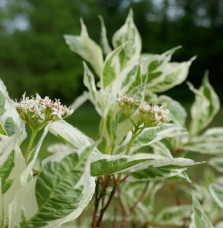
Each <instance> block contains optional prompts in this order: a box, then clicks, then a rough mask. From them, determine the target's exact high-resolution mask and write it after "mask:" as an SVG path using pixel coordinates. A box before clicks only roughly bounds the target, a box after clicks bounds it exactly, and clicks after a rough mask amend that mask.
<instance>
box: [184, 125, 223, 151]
mask: <svg viewBox="0 0 223 228" xmlns="http://www.w3.org/2000/svg"><path fill="white" fill-rule="evenodd" d="M183 149H184V150H189V151H194V152H199V153H203V154H218V153H222V152H223V128H221V127H219V128H210V129H208V130H207V131H205V132H204V133H203V134H202V135H201V136H197V137H193V138H192V139H191V140H190V142H189V144H186V145H185V146H184V147H183Z"/></svg>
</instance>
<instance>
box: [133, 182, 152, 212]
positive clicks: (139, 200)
mask: <svg viewBox="0 0 223 228" xmlns="http://www.w3.org/2000/svg"><path fill="white" fill-rule="evenodd" d="M148 186H149V182H146V186H145V188H144V190H143V192H142V194H141V196H140V197H139V199H138V200H137V201H136V202H135V203H134V204H133V205H132V206H131V207H130V209H129V212H130V213H132V212H133V210H134V209H135V207H136V206H137V205H138V203H140V202H141V201H142V200H143V198H144V196H145V194H146V191H147V189H148Z"/></svg>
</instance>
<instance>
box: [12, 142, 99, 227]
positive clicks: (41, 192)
mask: <svg viewBox="0 0 223 228" xmlns="http://www.w3.org/2000/svg"><path fill="white" fill-rule="evenodd" d="M93 148H94V145H90V146H89V147H86V148H85V149H84V150H83V151H82V152H81V153H80V155H78V154H77V153H69V154H67V153H65V154H64V156H61V154H60V153H55V154H54V155H53V156H52V158H51V160H50V161H48V162H47V163H46V164H45V166H44V167H43V169H42V170H41V172H40V174H39V175H38V176H37V177H36V178H35V179H33V180H32V181H30V182H28V183H27V184H26V185H25V186H24V187H23V188H22V189H21V190H20V191H19V192H18V193H17V194H16V197H15V199H14V201H13V202H12V204H11V205H10V209H9V211H10V214H9V228H14V227H16V226H17V227H27V228H28V227H48V228H53V227H56V226H58V225H60V224H63V223H66V222H69V221H71V220H73V219H75V218H77V217H78V216H79V215H80V213H81V212H82V211H83V209H84V208H85V207H86V206H87V205H88V203H89V201H90V200H91V198H92V196H93V193H94V189H95V184H94V182H95V181H94V178H92V177H90V176H89V164H88V156H89V154H90V152H91V151H92V150H93Z"/></svg>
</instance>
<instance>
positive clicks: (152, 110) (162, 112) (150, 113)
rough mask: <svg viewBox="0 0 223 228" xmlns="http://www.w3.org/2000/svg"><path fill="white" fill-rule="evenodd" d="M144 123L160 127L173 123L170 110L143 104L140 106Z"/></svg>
mask: <svg viewBox="0 0 223 228" xmlns="http://www.w3.org/2000/svg"><path fill="white" fill-rule="evenodd" d="M139 111H140V114H141V119H142V122H145V123H146V124H149V125H153V126H154V125H159V124H161V123H166V122H169V121H171V118H170V113H169V110H168V109H164V108H163V107H162V106H158V105H149V104H141V105H140V106H139Z"/></svg>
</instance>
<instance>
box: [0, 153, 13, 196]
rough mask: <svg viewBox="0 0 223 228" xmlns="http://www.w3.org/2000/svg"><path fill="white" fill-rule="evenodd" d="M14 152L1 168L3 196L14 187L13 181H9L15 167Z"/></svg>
mask: <svg viewBox="0 0 223 228" xmlns="http://www.w3.org/2000/svg"><path fill="white" fill-rule="evenodd" d="M14 165H15V164H14V152H12V153H11V154H10V155H9V157H8V159H7V160H6V161H5V162H4V164H3V165H2V166H1V167H0V178H1V181H2V191H1V192H2V194H4V193H5V192H6V191H7V190H8V189H9V188H10V186H11V185H12V182H13V180H12V179H8V177H9V175H10V173H11V171H12V169H13V167H14Z"/></svg>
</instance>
